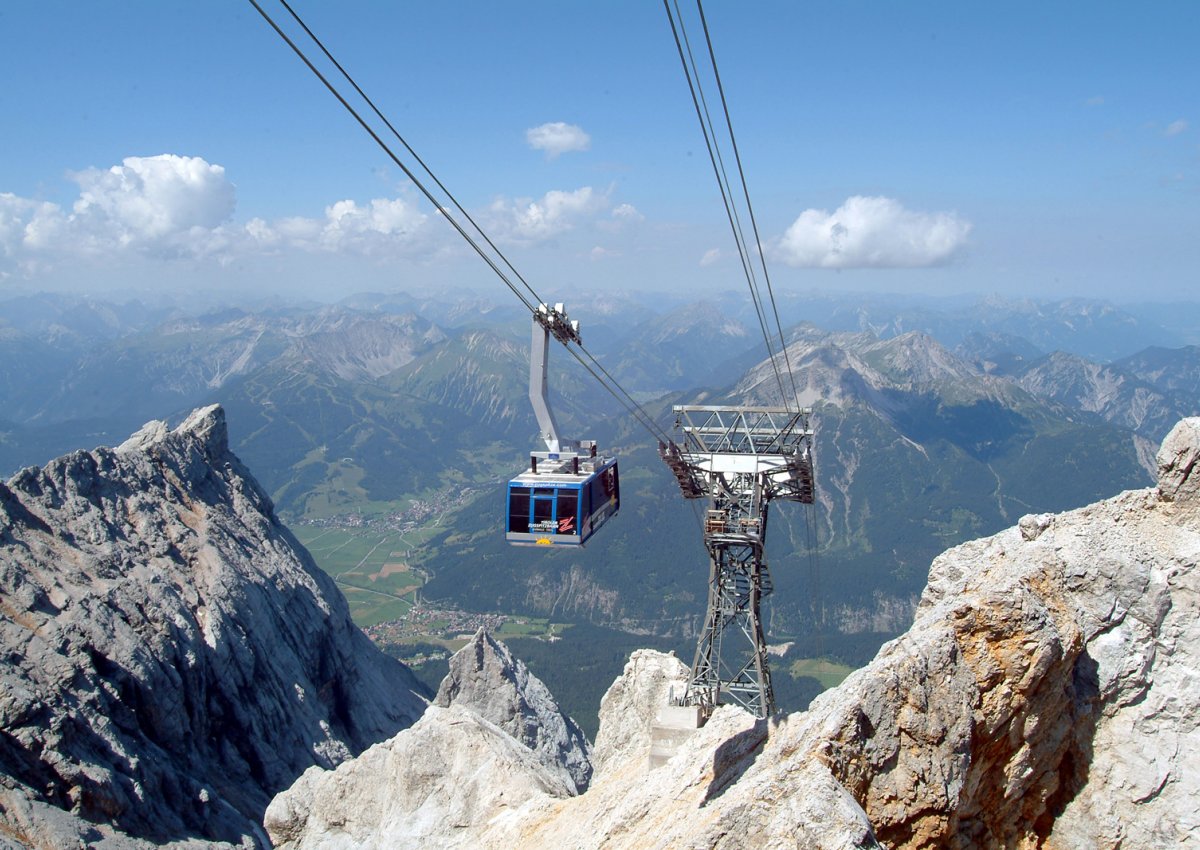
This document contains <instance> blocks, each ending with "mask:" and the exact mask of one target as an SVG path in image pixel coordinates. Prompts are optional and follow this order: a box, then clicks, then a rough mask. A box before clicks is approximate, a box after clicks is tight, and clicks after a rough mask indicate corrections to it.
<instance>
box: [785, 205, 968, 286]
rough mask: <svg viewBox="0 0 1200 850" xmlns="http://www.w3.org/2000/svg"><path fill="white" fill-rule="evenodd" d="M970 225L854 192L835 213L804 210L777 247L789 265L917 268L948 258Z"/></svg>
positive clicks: (957, 218) (943, 214)
mask: <svg viewBox="0 0 1200 850" xmlns="http://www.w3.org/2000/svg"><path fill="white" fill-rule="evenodd" d="M970 232H971V224H970V222H968V221H966V220H965V219H963V218H961V217H960V216H959V215H957V214H956V213H948V212H936V213H925V212H914V211H912V210H907V209H905V208H904V207H903V206H902V205H901V204H900V202H899V201H896V200H894V199H892V198H882V197H864V196H861V195H855V196H853V197H851V198H847V199H846V202H845V203H843V204H842V205H841V206H840V207H838V208H837V209H836V210H834V211H833V212H832V213H831V212H828V211H826V210H816V209H810V210H805V211H804V212H802V213H801V214H800V217H799V218H797V219H796V220H795V221H794V222H793V223H792V225H791V227H789V228H788V229H787V231H785V232H784V234H783V236H782V237H781V238H780V239H779V241H778V243H777V244H776V246H775V254H776V256H777V257H778V258H779V259H780V260H781V261H782V262H784V263H787V264H788V265H790V266H799V267H806V268H829V269H847V268H916V267H921V266H935V265H938V264H940V263H943V262H945V261H947V260H948V259H949V258H950V257H951V256H952V255H953V254H954V252H955V251H957V250H958V249H959V248H960V247H962V245H963V244H964V243H965V242H966V239H967V235H968V234H969V233H970Z"/></svg>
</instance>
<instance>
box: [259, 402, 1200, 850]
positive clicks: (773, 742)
mask: <svg viewBox="0 0 1200 850" xmlns="http://www.w3.org/2000/svg"><path fill="white" fill-rule="evenodd" d="M1198 460H1200V419H1189V420H1185V421H1184V422H1182V423H1180V424H1179V425H1178V426H1177V427H1176V428H1175V429H1174V430H1173V431H1172V432H1171V434H1170V435H1169V436H1168V437H1167V439H1166V441H1165V442H1164V443H1163V446H1162V448H1161V449H1160V451H1159V453H1158V467H1159V481H1158V486H1157V487H1156V488H1153V489H1147V490H1137V491H1129V492H1126V493H1123V494H1121V495H1119V496H1116V497H1115V498H1112V499H1108V500H1106V501H1102V502H1099V503H1096V504H1093V505H1090V506H1088V507H1086V508H1082V509H1079V510H1076V511H1071V512H1068V513H1064V514H1059V515H1050V514H1045V515H1036V516H1034V515H1031V516H1026V517H1023V518H1022V519H1021V521H1020V522H1019V523H1018V524H1017V525H1016V526H1014V527H1013V528H1010V529H1008V530H1006V531H1004V532H1001V533H1000V534H997V535H995V536H993V537H989V538H986V539H982V540H976V541H973V542H970V543H967V544H964V545H962V546H958V547H956V548H954V549H951V550H949V551H947V552H945V553H944V554H943V555H941V556H940V557H938V558H937V559H936V560H935V561H934V563H933V565H932V567H931V569H930V578H929V585H928V587H927V588H926V590H925V593H924V595H923V596H922V599H921V602H920V605H919V608H918V611H917V615H916V619H915V622H914V624H913V626H912V628H911V629H910V630H909V632H908V633H907V634H905V635H903V636H902V637H900V638H898V639H897V640H894V641H892V642H890V643H888V644H886V645H885V646H884V647H883V648H882V649H881V650H880V652H879V654H878V656H877V657H876V658H875V660H874V661H872V662H871V664H869V665H868V666H867V667H865V668H863V669H861V670H859V671H857V672H856V673H854V674H853V675H852V676H851V677H850V678H848V679H847V680H846V681H845V682H844V683H843V684H842V685H841V686H840V687H838V688H836V689H833V690H831V691H828V692H826V693H825V694H823V695H822V696H821V697H819V698H818V699H817V700H816V701H814V703H813V705H812V706H811V708H810V709H809V710H808V711H806V712H801V713H797V714H792V715H788V716H781V717H776V718H772V719H771V720H769V721H760V720H755V719H754V718H751V717H750V716H748V715H746V714H745V713H744V712H742V711H740V710H739V709H736V708H733V707H722V708H721V709H719V710H718V711H717V712H716V713H715V714H714V715H713V716H712V718H711V719H710V720H709V721H708V723H707V725H706V726H705V727H704V728H702V729H701V730H699V731H697V732H696V733H695V734H694V735H693V736H692V737H691V738H690V739H688V740H687V741H686V742H685V743H683V744H682V746H681V747H680V748H679V750H678V751H677V753H676V754H675V756H674V757H673V758H672V759H671V760H670V761H669V762H668V763H667V764H666V765H665V766H663V767H660V768H658V769H656V770H654V771H650V770H649V769H648V765H647V760H646V759H645V753H646V744H647V738H648V732H647V728H646V726H647V723H648V718H649V717H651V716H652V715H653V713H654V710H655V704H656V703H660V702H661V701H662V699H663V695H664V693H663V692H664V691H666V690H668V689H669V685H668V684H667V683H668V682H670V681H671V680H673V679H674V678H675V677H676V676H678V674H679V664H678V662H677V661H675V660H674V659H671V658H668V657H665V656H659V655H657V654H654V653H649V652H645V651H643V652H640V653H637V654H635V656H634V658H633V659H631V661H630V664H629V665H627V667H626V671H625V674H624V676H623V677H622V679H621V680H619V681H618V682H617V683H616V684H615V685H614V686H613V689H611V690H610V692H609V695H608V696H607V697H606V698H605V703H606V705H605V708H604V711H603V717H602V726H601V730H600V734H599V736H598V742H601V743H602V744H603V745H601V743H598V745H597V750H598V752H599V753H600V754H601V759H600V761H601V767H600V769H598V770H597V773H596V776H595V778H594V780H593V782H592V785H591V787H590V788H589V790H588V791H587V793H585V794H583V795H581V796H578V797H569V796H567V795H566V794H564V793H563V792H562V790H561V789H555V788H554V787H553V786H552V785H551V784H550V783H548V782H547V781H546V780H545V778H544V771H543V769H542V768H541V766H540V765H538V764H537V763H536V762H535V761H533V760H530V759H525V758H523V757H521V758H518V756H519V755H521V754H520V753H519V752H518V751H517V750H515V749H514V747H513V746H511V745H510V744H509V743H508V742H506V741H504V740H503V739H498V738H496V736H495V735H492V736H491V737H490V738H488V737H487V736H485V735H484V733H483V732H482V731H481V729H486V730H488V731H490V730H491V729H493V728H494V727H491V726H484V725H483V723H482V722H481V721H478V720H470V719H468V717H469V715H466V713H464V716H460V717H453V716H450V715H448V714H447V711H446V710H441V709H431V710H430V714H428V715H427V716H426V718H425V719H424V720H422V721H421V724H418V727H414V730H413V732H416V730H417V728H419V727H420V726H421V725H422V724H428V725H430V726H433V725H435V724H436V725H437V726H438V728H439V734H441V735H444V736H446V737H447V738H449V737H451V736H454V735H457V736H459V739H460V740H461V741H462V742H463V744H462V746H459V745H453V746H450V747H449V749H448V751H447V753H446V761H445V763H444V765H443V768H442V769H441V770H438V771H431V772H430V774H429V776H428V781H427V785H426V786H425V789H424V790H423V791H422V792H420V793H424V794H433V793H437V794H448V795H450V796H449V797H445V798H441V799H440V802H439V809H438V811H442V812H452V813H453V816H452V817H450V818H446V819H443V820H442V821H441V822H440V823H438V824H436V825H431V824H430V822H429V821H427V820H424V819H421V818H413V819H412V822H415V823H419V824H420V830H421V833H420V835H421V841H424V842H425V843H426V844H427V846H432V845H434V844H436V845H440V846H458V847H463V846H478V847H484V848H497V849H499V848H510V847H530V848H559V847H572V848H622V847H639V848H640V847H646V848H740V847H756V848H795V847H806V848H851V847H854V848H865V847H890V848H921V847H939V848H940V847H949V848H974V847H1005V848H1033V847H1043V848H1113V850H1115V848H1118V847H1197V846H1200V817H1198V816H1197V814H1196V812H1197V811H1200V773H1198V772H1197V771H1196V769H1195V764H1196V763H1197V761H1198V760H1200V691H1198V689H1200V684H1198V683H1197V681H1196V679H1195V670H1196V669H1197V667H1198V666H1200V657H1198V656H1200V571H1198V569H1197V563H1198V561H1200V472H1197V466H1198V464H1197V461H1198ZM448 711H450V712H453V711H454V709H453V708H451V709H449V710H448ZM455 729H457V730H458V731H454V730H455ZM406 736H407V738H406ZM412 740H414V737H413V735H412V733H407V732H406V733H402V734H401V735H400V736H397V738H395V739H393V741H391V742H389V743H388V744H383V745H380V746H379V747H377V748H375V749H374V750H372V751H370V752H369V753H368V756H366V757H364V758H368V757H372V756H373V754H374V753H375V752H376V751H381V752H384V751H388V750H389V748H390V749H391V750H393V751H394V750H395V749H396V748H397V747H400V746H403V745H404V742H405V741H410V742H411V741H412ZM508 741H511V738H509V739H508ZM468 747H469V751H470V758H469V759H468V758H467V757H466V756H465V755H464V754H465V753H466V752H467V751H468ZM361 761H363V759H361V758H360V759H359V760H358V762H361ZM356 765H357V762H349V763H347V764H345V765H343V766H342V767H341V768H339V769H338V770H337V771H336V773H335V774H332V776H334V777H335V778H334V779H332V780H325V781H324V782H323V783H322V785H323V787H325V788H332V787H336V788H337V793H338V795H339V797H340V798H341V799H342V800H343V801H350V800H359V799H361V798H363V797H366V796H368V795H372V794H374V795H379V794H381V793H382V791H381V788H382V787H383V786H382V785H381V784H380V783H381V774H380V773H379V772H378V771H376V772H371V771H365V770H358V769H357V768H356ZM394 769H398V767H397V768H394ZM479 777H489V778H494V779H495V780H496V781H497V782H505V783H508V784H507V785H505V786H494V785H492V784H491V783H487V784H486V788H487V791H488V793H487V795H486V796H481V795H482V789H481V788H480V784H479V783H478V778H479ZM318 778H319V777H317V776H316V771H310V772H309V773H308V774H306V775H305V778H304V780H303V781H302V782H301V783H299V784H298V785H297V786H296V787H294V788H293V789H292V790H291V791H290V792H288V793H287V794H286V795H283V796H281V797H280V798H277V799H276V801H275V803H273V805H272V813H273V814H274V815H275V819H274V821H273V822H272V823H270V829H271V832H272V835H273V836H275V837H276V838H277V839H279V840H281V841H282V842H284V843H283V846H287V847H322V846H337V847H368V846H385V845H387V846H391V845H395V846H417V844H418V843H419V842H417V841H416V840H415V838H414V836H415V834H416V832H415V831H414V830H415V828H411V827H406V826H405V824H404V823H402V822H401V819H399V818H393V819H392V820H391V821H389V830H388V831H386V832H380V831H375V832H372V831H371V830H368V829H364V830H360V831H358V832H356V833H354V834H353V835H350V834H347V833H345V832H342V833H339V834H337V835H336V836H334V835H333V834H331V833H330V832H329V831H328V824H329V823H337V822H339V821H338V819H339V817H344V813H339V812H338V811H337V809H336V807H335V808H333V809H326V810H325V811H324V815H323V816H324V820H323V822H322V823H323V827H322V828H324V829H326V831H325V832H320V831H319V830H313V829H311V828H310V826H309V824H308V823H306V822H305V820H304V818H303V817H302V816H299V813H304V812H308V811H310V810H311V807H312V806H313V805H315V804H316V802H318V801H324V802H326V803H328V802H329V801H330V799H331V798H330V797H329V796H325V797H321V796H320V792H319V791H318V790H317V789H316V787H315V786H316V785H317V781H316V780H317V779H318ZM419 782H420V777H415V778H414V780H413V782H412V783H410V784H409V785H407V786H406V787H407V788H409V789H412V788H415V787H417V786H419ZM506 789H513V793H508V792H507V790H506ZM409 793H413V794H417V793H418V792H416V791H411V790H410V792H409ZM376 799H378V800H379V801H380V802H382V798H376ZM284 801H286V806H285V805H281V802H284ZM387 801H388V804H389V805H391V804H392V798H390V797H389V798H387ZM417 811H419V810H417Z"/></svg>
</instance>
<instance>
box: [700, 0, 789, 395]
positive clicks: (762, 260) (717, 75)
mask: <svg viewBox="0 0 1200 850" xmlns="http://www.w3.org/2000/svg"><path fill="white" fill-rule="evenodd" d="M696 9H697V10H698V11H699V12H700V24H701V26H702V27H703V28H704V42H705V44H707V45H708V55H709V58H710V59H711V60H712V69H713V79H715V80H716V81H717V91H718V92H719V93H720V95H721V108H722V110H723V111H724V113H725V126H726V127H727V128H728V129H729V143H730V146H731V147H732V148H733V157H734V160H735V161H736V162H737V169H738V177H739V179H740V180H741V183H742V195H743V196H744V197H745V199H746V211H747V212H748V213H749V215H750V227H751V228H752V229H753V231H754V244H755V245H756V246H757V248H758V262H759V265H760V266H761V267H762V273H763V280H764V281H766V284H767V296H768V298H769V299H770V301H771V310H772V311H773V312H774V314H775V329H776V331H778V333H779V345H780V348H782V349H783V362H784V366H785V368H786V370H787V373H788V377H789V378H790V379H791V383H792V395H793V396H794V397H795V399H796V407H797V408H799V407H800V393H799V392H798V391H797V390H796V373H795V372H794V371H793V370H792V362H791V358H790V357H789V356H788V347H787V340H786V339H784V336H783V325H782V323H781V322H780V321H779V307H778V305H777V304H776V303H775V289H774V288H773V287H772V286H771V274H770V272H768V271H767V258H766V255H765V254H764V253H763V248H762V239H761V238H760V237H759V234H758V221H757V219H756V218H755V216H754V205H753V204H752V203H750V186H749V184H748V183H747V182H746V172H745V170H744V169H743V168H742V155H741V153H740V152H739V151H738V143H737V137H736V136H735V135H734V132H733V119H732V118H730V116H729V104H728V102H727V101H726V99H725V86H724V85H722V83H721V72H720V71H718V70H717V53H716V51H715V50H713V45H712V36H711V35H710V34H709V31H708V18H707V17H705V15H704V6H703V4H702V3H701V1H700V0H696Z"/></svg>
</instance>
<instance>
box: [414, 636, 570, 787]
mask: <svg viewBox="0 0 1200 850" xmlns="http://www.w3.org/2000/svg"><path fill="white" fill-rule="evenodd" d="M434 704H435V705H439V706H442V707H443V708H448V707H450V706H451V705H455V706H460V707H463V708H468V709H470V710H471V711H473V712H475V713H476V714H478V715H479V716H480V717H482V718H483V719H484V720H487V721H489V722H490V723H494V724H495V725H497V726H499V727H500V728H501V729H503V730H504V731H505V732H507V733H508V734H509V735H511V736H512V737H513V738H514V739H515V740H516V741H518V742H519V743H521V744H523V745H525V746H526V747H528V748H529V749H530V750H532V751H533V753H534V754H535V755H536V756H537V758H538V759H539V760H540V761H541V762H542V764H544V765H545V766H546V767H547V769H549V770H552V771H564V772H565V773H566V775H567V778H568V780H569V781H570V783H571V784H572V786H573V787H574V788H575V789H576V790H577V791H579V792H583V791H584V790H585V789H586V788H587V786H588V782H589V781H590V780H591V777H592V764H591V746H590V745H589V744H588V741H587V737H586V736H585V735H584V734H583V730H582V729H580V728H579V726H578V724H576V723H575V721H574V720H572V719H571V718H570V717H568V716H567V715H565V714H563V712H562V711H561V710H560V709H559V707H558V703H557V702H555V701H554V696H553V695H552V694H551V693H550V690H549V688H547V687H546V686H545V685H544V684H543V683H542V681H541V679H539V678H537V677H536V676H534V675H533V674H532V673H530V672H529V668H528V667H526V666H525V663H524V662H523V661H521V660H520V659H518V658H514V657H513V654H512V652H511V651H509V648H508V647H507V646H505V645H504V644H503V643H501V642H500V641H498V640H496V639H495V638H493V637H492V636H491V635H489V634H488V633H487V632H486V631H484V630H483V629H480V630H479V631H477V632H476V633H475V637H474V638H473V639H472V641H471V642H470V643H469V644H467V645H466V646H464V647H463V648H462V649H460V650H459V651H458V652H456V653H455V654H454V657H453V658H451V659H450V672H449V673H448V674H447V675H446V677H445V679H443V680H442V684H441V687H439V688H438V692H437V696H436V697H435V698H434Z"/></svg>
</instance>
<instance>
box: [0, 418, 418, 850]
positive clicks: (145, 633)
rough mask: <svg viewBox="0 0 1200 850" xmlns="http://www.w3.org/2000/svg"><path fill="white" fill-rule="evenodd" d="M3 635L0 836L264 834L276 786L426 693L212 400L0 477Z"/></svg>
mask: <svg viewBox="0 0 1200 850" xmlns="http://www.w3.org/2000/svg"><path fill="white" fill-rule="evenodd" d="M0 648H2V650H3V654H2V655H0V659H2V660H0V685H2V687H0V845H3V846H13V847H26V846H29V847H71V848H77V847H80V846H89V847H108V848H118V847H143V846H150V845H151V844H155V845H161V844H170V843H175V844H178V845H180V846H219V845H221V844H223V843H224V844H231V845H241V846H264V845H266V844H267V839H266V835H265V834H264V832H263V830H262V827H261V817H262V812H263V810H264V809H265V808H266V805H267V803H268V802H269V800H270V799H271V797H272V796H273V795H274V794H275V793H277V792H278V791H279V790H281V789H282V788H285V787H287V786H288V785H290V784H291V783H292V782H293V781H294V780H295V778H296V777H297V776H299V775H300V774H301V773H302V772H303V771H304V769H305V768H307V767H309V766H311V765H321V766H324V767H332V766H334V765H336V764H338V763H339V762H341V761H343V760H344V759H346V758H348V757H350V756H352V755H354V754H356V753H358V752H361V751H362V750H363V749H365V748H366V747H368V746H370V745H371V744H373V743H375V742H376V741H379V740H383V739H386V738H389V737H390V736H392V735H394V734H395V733H396V732H397V731H399V730H400V729H403V728H405V727H407V726H409V725H411V723H412V722H413V721H415V720H416V719H417V717H419V716H420V714H421V712H422V711H423V710H424V708H425V701H424V699H423V698H422V697H421V696H420V695H419V692H420V686H419V685H418V684H417V682H416V681H415V679H414V678H413V677H412V675H411V673H410V672H409V671H408V670H407V669H406V668H404V667H403V666H402V665H400V664H399V663H397V662H395V661H393V660H392V659H390V658H388V657H387V656H385V655H383V654H382V653H381V652H379V651H378V650H377V649H375V647H374V646H373V645H372V644H371V643H370V641H369V640H368V639H367V638H366V637H365V635H363V634H362V632H361V631H359V630H358V629H357V628H356V627H355V626H354V625H353V623H352V622H351V620H350V617H349V612H348V609H347V607H346V602H345V599H344V598H343V597H342V595H341V593H340V592H339V591H338V590H337V588H336V586H335V585H334V584H333V582H332V580H331V579H329V578H328V577H327V576H325V574H324V573H322V572H321V571H320V570H319V569H318V568H317V567H316V565H315V564H314V563H313V561H312V559H311V557H310V556H309V555H308V553H307V552H306V551H305V550H304V549H303V547H301V546H300V545H299V544H298V543H297V542H296V540H295V538H293V537H292V535H291V534H290V533H289V532H288V531H287V529H286V528H284V527H283V525H281V524H280V522H279V520H278V518H277V517H276V516H275V514H274V511H273V508H272V505H271V501H270V499H269V498H268V496H267V494H266V493H265V492H264V491H263V490H262V489H261V488H260V487H259V485H258V484H257V483H256V482H255V480H254V479H253V477H252V476H251V475H250V474H249V472H247V471H246V469H245V468H244V467H243V466H242V465H241V463H240V462H239V461H238V459H237V458H236V456H234V455H233V454H232V453H231V452H230V450H229V446H228V436H227V432H226V427H225V418H224V413H223V412H222V410H221V408H219V407H217V406H215V405H214V406H212V407H208V408H204V409H201V410H197V411H195V412H194V413H193V414H192V415H191V416H190V417H188V418H187V419H186V421H184V422H183V423H182V424H181V425H180V426H179V427H178V428H176V429H174V430H168V428H167V426H166V424H165V423H163V422H151V423H149V424H148V425H146V426H145V427H144V428H143V429H142V430H141V431H139V432H138V433H137V434H135V435H134V436H133V437H131V438H130V439H129V440H128V441H126V442H125V443H124V444H122V445H121V446H120V447H118V448H116V449H103V448H102V449H96V450H95V451H91V452H84V451H80V452H75V453H73V454H71V455H68V456H66V457H63V458H60V459H58V460H55V461H53V462H51V463H49V464H47V465H46V466H45V467H44V468H36V467H34V468H28V469H25V470H23V471H21V472H20V473H18V474H17V475H15V476H14V477H13V478H11V479H10V480H9V481H8V482H7V483H4V484H0Z"/></svg>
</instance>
